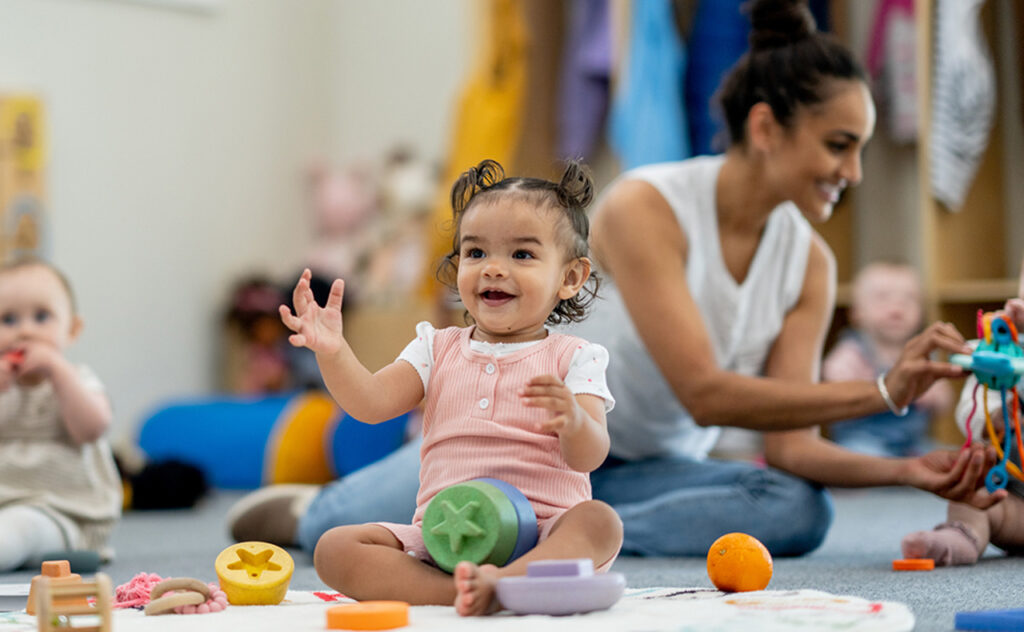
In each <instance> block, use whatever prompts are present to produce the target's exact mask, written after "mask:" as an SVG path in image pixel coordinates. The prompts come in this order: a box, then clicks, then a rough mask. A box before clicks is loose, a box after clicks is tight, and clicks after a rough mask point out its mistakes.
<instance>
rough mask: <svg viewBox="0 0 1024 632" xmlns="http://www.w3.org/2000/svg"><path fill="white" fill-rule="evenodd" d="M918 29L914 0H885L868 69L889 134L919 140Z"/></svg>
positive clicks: (878, 12)
mask: <svg viewBox="0 0 1024 632" xmlns="http://www.w3.org/2000/svg"><path fill="white" fill-rule="evenodd" d="M916 48H917V30H916V27H915V26H914V0H881V2H879V3H878V6H877V7H876V9H875V21H874V24H873V25H872V27H871V38H870V41H869V42H868V52H867V70H868V74H870V75H871V79H872V83H873V84H874V85H873V86H872V88H873V91H874V92H875V94H876V97H877V100H878V102H879V105H880V106H881V108H882V110H883V116H884V117H885V119H886V121H887V125H888V129H889V135H890V136H891V137H892V139H893V140H895V141H896V142H898V143H912V142H914V141H916V140H917V127H918V122H917V51H916Z"/></svg>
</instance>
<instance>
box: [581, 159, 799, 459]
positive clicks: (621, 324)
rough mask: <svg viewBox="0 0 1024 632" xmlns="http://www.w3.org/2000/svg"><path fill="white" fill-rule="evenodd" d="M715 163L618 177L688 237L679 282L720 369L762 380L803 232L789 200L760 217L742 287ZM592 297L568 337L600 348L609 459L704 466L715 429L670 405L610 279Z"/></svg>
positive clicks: (790, 293) (790, 297) (788, 304)
mask: <svg viewBox="0 0 1024 632" xmlns="http://www.w3.org/2000/svg"><path fill="white" fill-rule="evenodd" d="M724 160H725V159H724V157H723V156H702V157H697V158H691V159H689V160H685V161H682V162H672V163H663V164H656V165H649V166H644V167H640V168H638V169H633V170H631V171H628V172H626V173H624V174H623V175H622V176H620V178H619V179H637V180H644V181H646V182H649V183H651V184H652V185H653V186H654V187H655V188H656V189H657V190H658V191H659V192H660V193H661V195H662V196H663V197H664V198H665V200H666V201H667V202H668V204H669V206H671V207H672V210H673V211H674V212H675V215H676V218H677V219H678V220H679V225H680V227H681V228H682V230H683V233H684V234H685V235H686V240H687V247H688V256H687V261H686V280H687V283H688V284H689V287H690V292H691V293H692V295H693V298H694V300H695V301H696V303H697V305H698V306H699V308H700V312H701V315H702V316H703V319H704V326H705V328H706V329H707V332H708V336H709V337H710V339H711V345H712V347H713V348H714V353H715V360H716V362H717V363H718V366H719V367H721V368H722V369H725V370H728V371H733V372H736V373H740V374H743V375H760V374H761V373H762V371H763V369H764V363H765V361H766V359H767V357H768V352H769V351H770V350H771V346H772V344H773V343H774V341H775V338H776V337H777V336H778V334H779V331H780V330H781V328H782V322H783V319H784V318H785V317H786V314H787V313H788V312H789V310H790V309H792V308H793V306H794V305H795V304H796V301H797V300H798V299H799V297H800V291H801V289H802V288H803V283H804V274H805V272H806V269H807V259H808V256H809V253H810V244H811V235H812V232H811V227H810V225H809V224H808V223H807V220H805V219H804V218H803V216H802V215H801V214H800V212H799V211H798V210H797V208H796V206H795V205H793V204H792V203H791V202H786V203H783V204H780V205H779V206H778V207H777V208H776V209H775V210H774V211H772V213H771V215H770V216H769V218H768V223H767V225H766V226H765V230H764V235H763V236H762V238H761V242H760V244H759V245H758V248H757V252H756V254H755V255H754V259H753V261H752V262H751V264H750V270H749V271H748V273H747V277H746V279H744V281H743V283H742V284H737V283H736V281H735V279H734V278H733V277H732V275H730V274H729V271H728V269H727V268H726V266H725V261H724V260H723V259H722V252H721V241H720V240H719V236H718V221H717V214H716V210H715V209H716V203H715V186H716V183H717V181H718V172H719V170H720V169H721V167H722V163H723V162H724ZM601 280H602V282H603V283H602V285H601V288H600V290H599V295H600V297H601V298H600V299H599V300H597V301H595V302H594V306H593V311H592V313H591V314H590V315H589V316H588V318H587V319H586V320H584V321H583V322H582V323H579V324H578V325H575V326H573V327H572V328H571V329H570V331H571V332H572V333H573V334H574V335H577V336H580V337H582V338H585V339H587V340H590V341H592V342H595V343H598V344H601V345H603V346H604V347H606V348H607V349H608V353H609V356H610V362H609V365H608V373H607V377H608V387H609V389H610V390H611V392H613V393H615V399H616V405H615V410H614V411H612V412H611V413H609V415H608V429H609V432H610V434H611V438H612V446H611V453H612V454H613V455H615V456H617V457H619V458H623V459H629V460H634V459H641V458H644V457H652V456H669V455H674V456H687V457H692V458H698V459H700V458H704V457H705V456H706V455H707V453H708V451H709V450H710V449H711V447H712V446H713V445H714V443H715V441H716V439H717V438H718V434H719V432H720V428H717V427H711V428H702V427H700V426H698V425H697V424H696V423H695V422H694V421H693V418H692V417H691V416H690V414H689V413H688V412H687V410H686V409H685V408H684V407H683V406H682V405H681V404H680V403H679V400H678V399H676V397H675V394H674V393H673V392H672V389H671V388H670V387H669V385H668V382H666V381H665V379H664V378H663V377H662V375H661V373H660V371H659V370H658V368H657V366H656V365H655V363H654V360H653V359H652V358H651V356H650V354H649V353H648V352H647V348H646V347H645V346H644V344H643V342H642V341H641V340H640V337H639V335H638V334H637V332H636V329H635V328H634V327H633V322H632V321H631V320H630V318H629V315H628V313H627V311H626V308H625V305H624V304H623V302H622V298H621V296H620V294H619V292H618V289H617V288H616V287H615V285H614V283H613V282H612V280H611V278H610V277H608V276H607V275H603V276H602V278H601Z"/></svg>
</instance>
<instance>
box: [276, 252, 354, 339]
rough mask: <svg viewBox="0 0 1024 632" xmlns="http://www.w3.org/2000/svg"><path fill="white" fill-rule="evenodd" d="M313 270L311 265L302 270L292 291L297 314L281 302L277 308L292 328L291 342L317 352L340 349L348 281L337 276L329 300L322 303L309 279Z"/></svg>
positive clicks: (285, 323) (283, 319) (288, 326)
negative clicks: (343, 308) (310, 269)
mask: <svg viewBox="0 0 1024 632" xmlns="http://www.w3.org/2000/svg"><path fill="white" fill-rule="evenodd" d="M312 277H313V274H312V273H311V272H310V271H309V268H307V269H306V270H304V271H303V272H302V276H301V277H299V281H298V283H296V284H295V289H294V290H293V291H292V303H293V304H294V305H295V315H294V316H293V315H292V313H291V312H290V311H289V310H288V307H287V306H285V305H282V306H280V307H279V308H278V311H280V313H281V322H283V323H284V325H285V327H287V328H288V329H290V330H292V331H293V332H295V333H293V334H292V335H290V336H288V342H290V343H291V344H292V345H293V346H295V347H307V348H309V349H312V350H313V351H315V352H316V353H323V354H332V353H337V352H338V351H339V350H340V349H341V345H342V341H343V338H342V322H341V301H342V297H343V296H344V294H345V282H344V281H342V280H341V279H335V281H334V283H333V284H331V293H330V295H329V296H328V297H327V304H326V305H324V306H323V307H320V306H319V305H317V303H316V299H315V298H314V297H313V290H312V289H310V287H309V281H310V279H311V278H312Z"/></svg>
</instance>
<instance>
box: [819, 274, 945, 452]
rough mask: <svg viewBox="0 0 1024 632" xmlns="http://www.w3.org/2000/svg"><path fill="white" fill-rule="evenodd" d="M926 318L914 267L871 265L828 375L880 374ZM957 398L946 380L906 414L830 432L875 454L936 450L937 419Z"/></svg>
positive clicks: (834, 378)
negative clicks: (931, 435)
mask: <svg viewBox="0 0 1024 632" xmlns="http://www.w3.org/2000/svg"><path fill="white" fill-rule="evenodd" d="M922 318H923V308H922V301H921V283H920V280H919V279H918V276H917V273H916V272H915V270H914V269H913V268H912V267H910V266H909V265H906V264H902V263H889V262H878V263H872V264H870V265H868V266H866V267H865V268H863V269H862V270H861V271H860V272H859V273H858V274H857V277H856V279H854V282H853V301H852V305H851V307H850V322H851V324H852V325H853V326H852V327H851V328H850V329H848V330H846V331H845V332H844V333H843V336H842V337H841V339H840V341H839V342H838V343H837V344H836V346H835V347H833V349H832V350H831V351H830V352H829V353H828V355H826V356H825V361H824V364H823V366H822V378H823V379H824V380H826V381H829V382H842V381H846V380H873V379H875V378H877V377H878V376H879V375H881V374H882V373H884V372H885V371H887V370H889V368H891V367H892V366H893V365H894V364H895V363H896V360H897V358H899V355H900V352H901V351H902V350H903V345H904V344H905V343H906V342H907V341H908V340H910V338H912V337H913V336H914V335H915V334H916V333H917V332H918V330H920V328H921V322H922ZM952 402H953V393H952V390H951V389H950V386H949V384H947V383H946V382H945V381H944V380H940V381H938V382H936V383H935V384H934V385H933V386H932V387H931V388H930V389H929V390H928V391H927V392H926V393H925V394H924V395H922V396H921V397H920V398H919V399H918V400H917V401H915V402H914V403H913V404H912V405H911V406H910V408H909V411H908V412H907V414H906V415H905V416H903V417H898V416H896V415H895V414H894V413H892V412H884V413H878V414H876V415H871V416H869V417H861V418H858V419H851V420H848V421H842V422H839V423H836V424H833V425H832V426H830V428H829V432H830V436H831V437H832V439H833V440H834V441H835V442H836V443H838V444H840V445H842V446H844V447H846V448H848V449H850V450H854V451H857V452H862V453H865V454H872V455H875V456H887V457H905V456H916V455H919V454H924V453H925V452H928V451H929V450H930V449H931V446H929V440H928V426H929V422H930V420H931V418H932V417H933V415H935V414H936V413H937V412H941V411H943V410H947V409H948V408H949V407H950V406H951V405H952Z"/></svg>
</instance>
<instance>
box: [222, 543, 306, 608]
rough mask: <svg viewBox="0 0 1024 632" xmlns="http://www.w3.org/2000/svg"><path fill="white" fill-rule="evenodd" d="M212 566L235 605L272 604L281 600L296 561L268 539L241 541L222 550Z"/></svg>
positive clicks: (231, 602) (229, 599)
mask: <svg viewBox="0 0 1024 632" xmlns="http://www.w3.org/2000/svg"><path fill="white" fill-rule="evenodd" d="M214 566H215V567H216V570H217V577H218V579H220V588H221V590H223V591H224V594H225V595H227V598H228V603H230V604H232V605H235V606H273V605H276V604H279V603H281V600H283V599H284V596H285V593H287V592H288V583H289V582H290V581H291V579H292V573H293V572H294V571H295V562H294V561H293V560H292V556H291V555H288V551H285V550H284V549H282V548H281V547H279V546H275V545H273V544H270V543H269V542H240V543H238V544H233V545H231V546H229V547H228V548H226V549H224V550H223V551H221V552H220V554H219V555H218V556H217V560H216V562H214Z"/></svg>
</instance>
